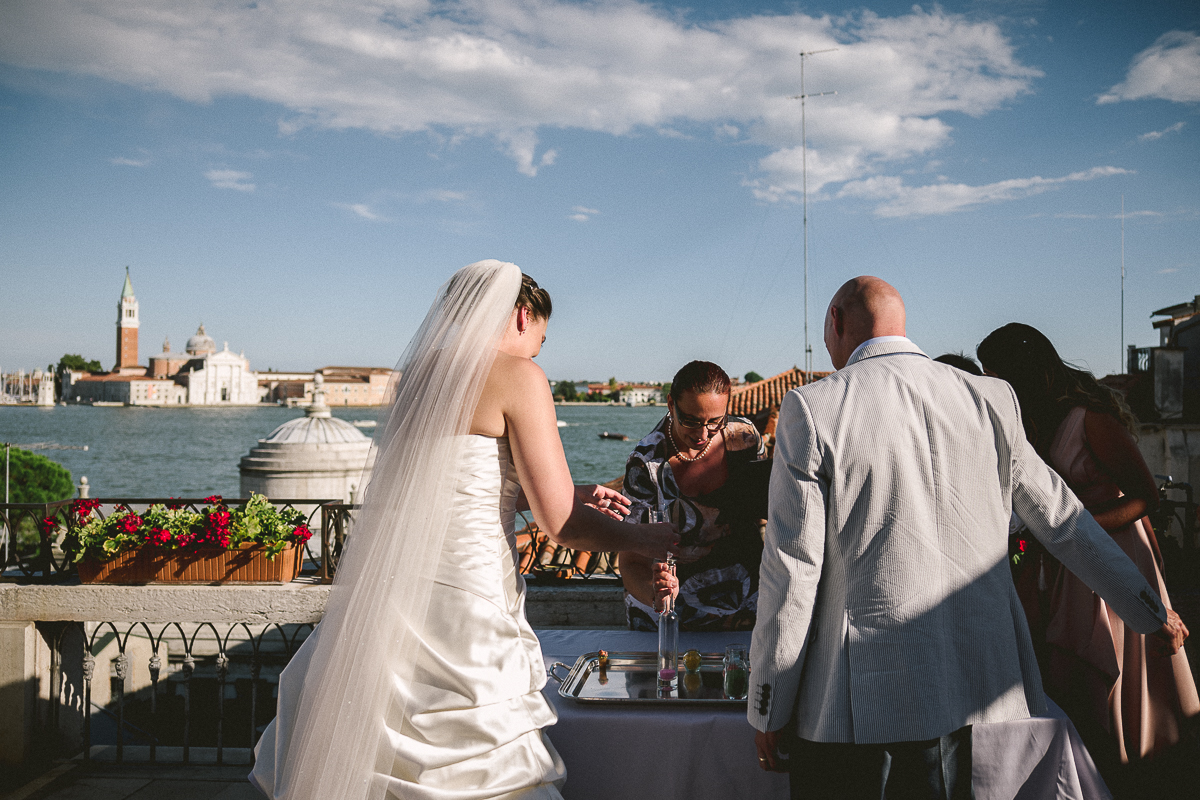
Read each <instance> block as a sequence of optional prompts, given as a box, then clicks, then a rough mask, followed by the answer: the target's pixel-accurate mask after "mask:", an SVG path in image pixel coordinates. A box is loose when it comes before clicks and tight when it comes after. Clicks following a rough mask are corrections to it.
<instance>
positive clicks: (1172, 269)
mask: <svg viewBox="0 0 1200 800" xmlns="http://www.w3.org/2000/svg"><path fill="white" fill-rule="evenodd" d="M1176 272H1179V267H1167V268H1166V269H1160V270H1159V271H1158V272H1156V273H1154V274H1155V275H1174V274H1175V273H1176Z"/></svg>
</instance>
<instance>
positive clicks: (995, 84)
mask: <svg viewBox="0 0 1200 800" xmlns="http://www.w3.org/2000/svg"><path fill="white" fill-rule="evenodd" d="M798 43H802V44H803V46H804V47H805V48H806V49H810V50H819V49H824V48H837V50H836V52H831V53H823V54H821V55H817V56H815V57H813V58H812V59H811V60H810V61H809V62H808V64H807V69H806V85H805V90H806V91H808V92H820V91H826V90H836V91H838V92H839V94H838V95H837V96H831V97H822V98H820V99H819V100H818V99H813V100H811V101H810V102H809V104H808V115H807V128H808V138H809V181H808V183H809V190H810V191H819V190H820V188H821V187H822V186H823V185H825V184H827V183H843V182H846V181H852V180H860V179H865V178H869V177H871V176H873V175H877V174H878V173H879V172H881V171H885V170H886V169H887V168H888V165H890V164H893V163H897V162H903V161H905V160H907V159H909V158H911V157H914V156H918V155H922V154H928V153H929V152H930V151H932V150H935V149H936V148H938V147H941V146H943V145H945V144H946V143H948V142H949V141H950V136H951V127H950V125H949V123H948V122H946V121H945V120H943V119H942V118H941V115H944V114H947V113H953V112H958V113H964V114H968V115H971V116H980V115H983V114H986V113H988V112H990V111H992V110H995V109H997V108H999V107H1001V106H1003V105H1004V104H1005V103H1007V102H1009V101H1011V100H1013V99H1014V98H1016V97H1019V96H1020V95H1022V94H1023V93H1026V92H1028V91H1029V90H1030V84H1031V82H1032V81H1033V80H1034V79H1036V78H1037V77H1039V76H1040V75H1041V73H1040V72H1039V71H1038V70H1036V69H1033V68H1030V67H1027V66H1025V65H1023V64H1021V63H1019V62H1018V61H1017V58H1016V54H1015V48H1014V46H1013V45H1012V43H1011V42H1010V41H1009V40H1008V38H1007V37H1006V36H1005V35H1004V34H1003V32H1002V30H1001V28H1000V26H999V25H998V24H997V23H995V22H992V21H988V20H980V19H976V18H974V16H966V15H959V14H954V13H950V12H946V11H944V10H942V9H941V8H940V7H937V6H934V7H933V10H931V11H924V10H922V9H921V8H919V7H914V8H913V9H912V10H911V11H909V12H908V13H905V14H902V15H899V16H894V17H882V16H879V15H877V14H875V13H873V12H870V11H861V12H855V13H852V14H848V15H844V16H836V17H835V16H829V15H825V16H811V15H808V14H804V13H799V12H795V13H790V14H778V15H772V16H743V17H738V18H734V19H727V20H718V21H711V22H704V23H692V22H690V21H689V20H688V16H687V14H686V13H678V12H676V11H672V10H669V9H662V8H660V7H658V6H655V5H652V4H650V3H643V2H637V1H636V0H595V2H588V3H577V2H566V1H565V0H449V1H448V2H443V3H438V4H436V5H435V4H433V3H429V2H426V1H425V0H398V2H395V3H389V4H382V3H380V2H378V0H342V2H330V1H329V0H296V2H289V3H272V2H259V3H246V4H243V3H225V2H217V1H216V0H208V1H207V2H202V1H201V0H196V2H191V3H179V2H175V1H174V0H129V2H106V1H105V0H10V2H7V3H4V4H2V5H0V61H3V62H6V63H9V64H14V65H19V66H21V67H25V68H30V69H45V70H55V71H67V72H74V73H79V74H86V75H94V76H98V77H101V78H105V79H108V80H112V81H117V82H120V83H125V84H128V85H131V86H136V87H138V88H142V89H146V90H154V91H164V92H169V93H172V94H174V95H176V96H178V97H181V98H184V99H186V100H189V101H192V102H197V103H206V102H210V101H211V100H212V99H214V98H216V97H223V96H240V97H249V98H253V99H257V100H262V101H266V102H270V103H274V104H277V105H278V106H280V107H281V108H282V109H283V110H284V112H283V114H282V119H281V120H280V123H279V127H280V130H281V131H282V132H283V133H284V134H287V135H290V134H295V133H298V132H300V131H302V130H303V129H305V128H306V127H323V128H330V129H364V130H369V131H375V132H379V133H388V134H403V133H408V132H424V133H426V134H430V135H432V136H433V137H435V138H439V139H441V140H442V141H447V142H452V141H455V140H458V139H461V138H462V137H466V136H486V137H491V138H493V139H494V140H495V141H496V142H497V144H498V146H499V148H500V150H501V152H503V153H505V155H506V156H507V157H509V158H510V159H512V160H513V161H514V162H515V164H516V165H517V169H518V170H519V171H520V172H521V173H522V174H525V175H529V176H530V177H533V176H535V175H536V174H537V172H538V170H539V169H541V168H544V167H548V166H550V165H552V164H553V163H554V162H555V159H556V157H557V155H558V153H557V152H556V150H545V151H541V152H539V149H538V147H539V136H544V135H546V132H547V131H553V130H555V129H577V130H585V131H595V132H602V133H608V134H612V135H618V136H620V135H627V134H631V133H641V132H650V133H652V134H656V135H663V136H674V135H676V134H682V135H687V136H695V135H698V134H700V133H701V132H704V131H711V132H713V133H712V134H711V135H714V136H717V137H718V138H726V137H727V138H736V139H737V140H738V141H739V142H742V143H749V144H754V145H758V146H761V147H765V148H767V150H768V151H769V153H770V154H769V155H768V156H766V157H764V158H763V159H762V160H761V161H760V163H759V165H758V170H759V173H758V174H754V175H751V176H749V177H748V180H747V183H748V184H749V185H750V186H751V187H752V188H753V189H754V191H755V192H756V193H757V194H758V195H759V196H760V197H764V198H767V199H779V198H781V197H786V196H788V195H792V194H794V193H796V192H797V191H798V190H799V188H800V185H799V184H800V181H799V176H798V161H799V147H798V145H799V144H800V142H799V137H800V104H799V103H797V102H795V101H794V100H789V99H788V98H789V97H790V96H793V95H795V94H797V93H798V92H799V89H800V86H799V59H798V56H797V49H798V47H799V44H798Z"/></svg>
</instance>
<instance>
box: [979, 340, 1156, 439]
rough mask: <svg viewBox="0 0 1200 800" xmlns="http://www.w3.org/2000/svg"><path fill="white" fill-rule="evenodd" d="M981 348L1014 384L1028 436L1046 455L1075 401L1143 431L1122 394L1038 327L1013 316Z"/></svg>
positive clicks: (993, 368) (987, 364) (991, 367)
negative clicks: (1072, 360) (1068, 358)
mask: <svg viewBox="0 0 1200 800" xmlns="http://www.w3.org/2000/svg"><path fill="white" fill-rule="evenodd" d="M975 352H976V354H977V355H978V356H979V363H981V364H983V368H984V369H986V370H987V371H988V372H991V373H994V374H995V375H997V376H998V377H1001V378H1003V379H1004V380H1006V381H1008V382H1009V383H1010V384H1012V387H1013V389H1014V390H1015V391H1016V393H1017V401H1018V402H1019V403H1020V404H1021V417H1022V419H1023V421H1024V423H1025V436H1026V437H1027V438H1028V439H1029V441H1030V442H1031V443H1032V444H1033V446H1034V449H1036V450H1037V451H1038V453H1039V454H1040V455H1041V456H1042V457H1043V458H1045V457H1046V456H1047V454H1048V453H1049V450H1050V445H1051V444H1052V443H1053V441H1054V434H1055V433H1056V432H1057V431H1058V426H1059V425H1060V424H1061V423H1062V421H1063V419H1064V418H1065V417H1066V416H1067V412H1069V411H1070V410H1071V409H1072V408H1074V407H1075V406H1083V407H1084V408H1087V409H1088V410H1090V411H1099V412H1101V413H1104V414H1111V415H1112V416H1114V417H1116V418H1117V419H1119V420H1120V421H1121V424H1123V425H1124V426H1125V427H1126V428H1127V429H1128V430H1129V432H1130V433H1131V434H1133V435H1134V436H1136V435H1137V420H1136V419H1135V418H1134V416H1133V414H1132V412H1130V410H1129V406H1127V405H1125V401H1124V399H1123V398H1122V397H1121V395H1119V394H1117V393H1116V392H1114V391H1113V390H1112V389H1109V388H1108V387H1107V386H1104V385H1102V384H1100V382H1099V381H1097V380H1096V378H1095V376H1094V375H1092V373H1090V372H1088V371H1087V370H1084V369H1079V368H1078V367H1075V366H1072V365H1071V364H1068V363H1067V362H1065V361H1063V360H1062V358H1061V357H1060V356H1059V355H1058V351H1057V350H1055V349H1054V345H1053V344H1051V343H1050V340H1049V339H1047V338H1046V336H1045V335H1044V334H1043V333H1042V332H1041V331H1039V330H1038V329H1037V328H1034V327H1032V326H1030V325H1023V324H1021V323H1020V322H1010V323H1009V324H1007V325H1005V326H1004V327H1002V328H997V329H996V330H994V331H992V332H991V333H989V334H988V335H987V338H986V339H984V340H983V341H982V342H980V343H979V347H978V348H976V350H975Z"/></svg>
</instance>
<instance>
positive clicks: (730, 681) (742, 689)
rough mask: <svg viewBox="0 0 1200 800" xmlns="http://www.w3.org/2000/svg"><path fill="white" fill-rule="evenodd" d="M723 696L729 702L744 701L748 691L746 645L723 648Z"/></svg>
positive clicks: (748, 660) (748, 656) (748, 662)
mask: <svg viewBox="0 0 1200 800" xmlns="http://www.w3.org/2000/svg"><path fill="white" fill-rule="evenodd" d="M724 679H725V696H726V697H728V698H729V699H730V700H745V699H746V695H747V694H748V693H749V691H750V655H749V654H748V653H747V652H746V645H744V644H731V645H727V646H726V647H725V664H724Z"/></svg>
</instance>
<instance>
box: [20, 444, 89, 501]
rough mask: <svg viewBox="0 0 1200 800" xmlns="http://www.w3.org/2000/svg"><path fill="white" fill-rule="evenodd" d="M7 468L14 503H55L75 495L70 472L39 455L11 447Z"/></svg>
mask: <svg viewBox="0 0 1200 800" xmlns="http://www.w3.org/2000/svg"><path fill="white" fill-rule="evenodd" d="M8 469H9V473H8V476H9V477H8V497H9V502H11V503H52V502H54V501H55V500H67V499H69V498H70V497H71V496H72V495H74V494H75V484H74V483H72V482H71V473H70V471H69V470H68V469H67V468H66V467H64V466H63V465H62V464H59V463H58V462H56V461H51V460H50V459H48V458H46V457H45V456H40V455H38V454H37V453H31V452H29V451H28V450H21V449H19V448H16V447H11V448H9V451H8Z"/></svg>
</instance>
